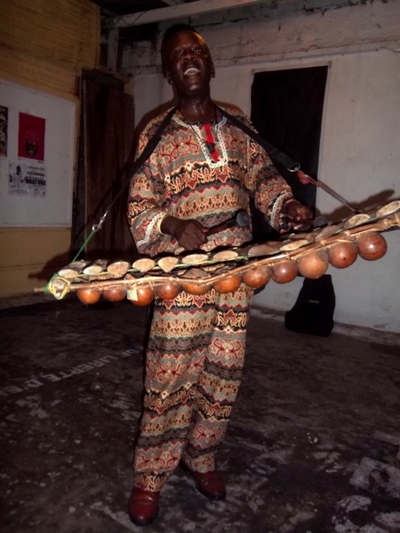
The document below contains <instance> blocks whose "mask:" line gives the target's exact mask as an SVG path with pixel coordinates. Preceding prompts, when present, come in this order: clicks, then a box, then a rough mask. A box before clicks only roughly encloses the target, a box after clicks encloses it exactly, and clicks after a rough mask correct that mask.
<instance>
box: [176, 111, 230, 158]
mask: <svg viewBox="0 0 400 533" xmlns="http://www.w3.org/2000/svg"><path fill="white" fill-rule="evenodd" d="M173 120H175V122H177V123H178V124H179V125H180V126H183V127H184V128H190V129H192V130H193V131H194V132H195V134H196V137H197V139H198V141H199V144H200V148H201V151H202V152H203V155H204V158H205V160H206V161H207V165H208V166H209V167H210V168H219V167H223V166H224V165H226V164H227V163H228V152H227V150H226V144H225V141H224V138H223V136H222V133H221V128H222V126H224V125H225V124H226V117H222V119H221V120H220V121H219V122H217V123H216V124H215V131H216V132H217V139H218V142H219V146H220V149H221V152H222V157H220V158H219V159H218V161H214V160H213V159H212V158H211V154H210V152H209V150H208V148H207V145H206V143H205V141H204V140H203V138H202V135H201V131H200V127H199V126H198V125H197V124H190V123H189V122H186V121H183V120H181V119H180V118H179V117H177V116H176V114H175V115H174V116H173Z"/></svg>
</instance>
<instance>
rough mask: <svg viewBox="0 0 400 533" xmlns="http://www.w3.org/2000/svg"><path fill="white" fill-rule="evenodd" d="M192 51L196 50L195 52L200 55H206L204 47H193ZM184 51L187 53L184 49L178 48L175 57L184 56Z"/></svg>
mask: <svg viewBox="0 0 400 533" xmlns="http://www.w3.org/2000/svg"><path fill="white" fill-rule="evenodd" d="M192 52H194V53H195V54H199V55H205V51H204V50H203V49H202V48H193V49H192ZM184 53H185V52H184V50H177V51H176V52H175V53H174V58H180V57H182V56H183V54H184Z"/></svg>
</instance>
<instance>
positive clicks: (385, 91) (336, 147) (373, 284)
mask: <svg viewBox="0 0 400 533" xmlns="http://www.w3.org/2000/svg"><path fill="white" fill-rule="evenodd" d="M352 4H355V5H350V3H349V2H328V1H316V0H315V1H308V2H305V3H303V2H301V3H300V2H294V1H291V0H287V1H283V2H277V7H276V8H275V9H273V8H271V7H264V8H258V10H254V9H253V11H252V13H251V16H250V17H249V18H246V19H243V20H240V21H234V20H232V15H231V14H230V15H229V17H230V19H231V20H228V18H229V17H227V16H225V15H224V14H219V15H218V17H217V15H214V17H213V18H211V17H209V20H208V21H207V19H206V18H205V17H202V18H201V19H200V18H199V19H198V20H194V21H192V24H193V25H194V26H195V27H196V28H198V29H199V31H200V32H201V33H202V35H203V36H204V37H205V39H206V40H207V42H208V44H209V46H210V49H211V52H212V55H213V59H214V62H215V64H216V67H217V72H216V78H215V80H213V82H212V83H213V85H212V94H213V97H214V98H215V99H216V100H219V101H222V102H224V101H225V102H231V103H234V104H236V105H238V106H239V107H241V108H242V109H243V110H244V111H246V112H247V113H250V93H251V84H252V80H253V76H254V72H256V71H263V70H277V69H290V68H300V67H308V66H318V65H328V66H329V75H328V83H327V92H326V99H325V109H324V117H323V126H322V139H321V141H322V142H321V148H320V164H319V177H320V179H321V180H323V181H324V182H325V183H327V184H328V185H330V186H331V187H332V188H333V189H335V190H337V191H338V192H339V193H341V194H342V195H343V196H344V197H345V198H348V199H349V200H350V201H352V202H354V203H362V202H365V203H366V204H367V205H368V206H372V205H376V204H377V203H387V202H389V201H391V200H392V199H394V198H400V178H399V172H398V168H399V167H400V151H399V149H398V139H399V138H400V112H399V109H400V91H399V87H400V2H397V1H395V0H392V1H390V0H388V1H387V2H382V1H376V0H375V1H374V2H360V3H355V2H352ZM224 16H225V19H224ZM158 48H159V40H158V44H157V46H154V43H153V44H151V43H150V42H141V43H139V46H135V47H134V48H126V49H125V52H124V59H123V61H124V69H125V71H126V72H129V73H131V74H133V76H134V84H135V99H136V104H137V107H136V109H137V120H138V122H139V123H140V122H142V123H143V121H144V120H145V119H146V118H147V116H148V113H149V112H151V110H154V109H155V108H157V107H158V106H159V105H160V104H162V103H165V102H168V101H169V100H171V99H172V93H171V89H170V87H169V86H168V85H167V84H166V83H165V81H164V80H163V78H162V76H161V74H160V64H159V53H158V50H157V49H158ZM317 209H318V211H319V212H320V213H321V214H324V215H325V216H327V217H328V218H330V219H331V220H337V217H338V216H339V217H341V218H343V217H344V216H346V215H348V214H349V212H348V211H343V210H342V209H341V208H340V204H338V203H337V202H336V201H335V200H333V199H332V198H330V197H329V196H327V195H326V194H325V193H324V192H321V191H319V190H318V191H317ZM385 236H386V238H387V241H388V245H389V249H388V252H387V254H386V256H385V257H384V258H382V259H380V260H379V261H378V262H375V263H371V262H366V261H364V260H362V259H361V258H359V259H358V260H357V262H356V263H355V264H354V265H352V266H351V267H350V268H347V269H345V270H343V271H341V270H337V269H333V268H330V270H329V271H328V273H330V274H332V277H333V282H334V287H335V292H336V298H337V307H336V312H335V320H336V321H337V322H341V323H344V324H351V325H357V326H365V327H371V328H375V329H381V330H385V331H393V332H400V284H399V283H398V277H399V273H400V269H399V266H398V265H399V259H400V239H399V232H393V233H390V234H385ZM301 284H302V279H301V278H297V279H296V280H295V281H294V282H292V283H290V284H287V285H284V286H281V285H279V286H278V285H276V284H272V283H270V284H269V285H268V286H267V288H266V289H265V290H264V291H263V292H262V293H261V294H259V295H258V296H257V297H256V298H255V304H256V305H258V306H262V307H265V308H269V309H273V310H280V311H285V310H288V309H289V308H290V307H291V306H292V305H293V304H294V302H295V300H296V298H297V295H298V293H299V290H300V287H301Z"/></svg>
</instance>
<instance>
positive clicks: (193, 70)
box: [183, 67, 200, 76]
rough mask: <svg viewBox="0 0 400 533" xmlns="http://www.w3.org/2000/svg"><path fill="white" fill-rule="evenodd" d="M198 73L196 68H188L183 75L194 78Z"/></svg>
mask: <svg viewBox="0 0 400 533" xmlns="http://www.w3.org/2000/svg"><path fill="white" fill-rule="evenodd" d="M199 73H200V70H199V69H198V68H196V67H189V68H188V69H186V70H185V72H184V73H183V75H184V76H194V75H195V74H199Z"/></svg>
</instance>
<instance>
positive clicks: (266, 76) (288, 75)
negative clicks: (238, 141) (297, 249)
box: [251, 66, 328, 241]
mask: <svg viewBox="0 0 400 533" xmlns="http://www.w3.org/2000/svg"><path fill="white" fill-rule="evenodd" d="M327 74H328V67H327V66H322V67H310V68H299V69H290V70H276V71H271V72H258V73H256V74H255V75H254V80H253V85H252V90H251V120H252V122H253V124H254V126H255V127H256V129H257V130H258V132H259V133H260V134H261V135H262V136H263V137H264V138H265V139H267V140H268V141H269V142H270V143H271V144H273V145H274V146H276V147H277V148H278V149H279V150H281V151H283V152H285V153H286V154H288V155H290V156H291V157H292V158H293V159H294V160H295V161H297V162H299V163H300V165H301V169H302V170H303V171H304V172H306V173H307V174H309V175H310V176H312V177H313V178H315V179H316V178H317V172H318V156H319V145H320V136H321V124H322V113H323V105H324V96H325V87H326V79H327ZM276 167H277V169H278V170H279V172H280V173H281V174H282V176H283V177H284V178H285V179H286V180H287V182H288V183H289V185H290V186H291V187H292V189H293V192H294V195H295V197H296V198H297V199H298V200H300V201H301V202H303V203H305V204H306V205H308V206H309V207H311V208H315V198H316V191H315V187H314V186H313V185H302V184H301V183H300V182H299V181H298V180H297V178H296V177H295V176H293V174H292V173H290V172H289V171H287V170H286V169H285V168H284V167H282V165H280V164H279V163H276ZM253 219H254V220H253V225H254V239H255V240H257V241H260V240H265V239H266V238H268V239H271V238H274V237H277V233H276V232H275V231H274V230H273V229H272V228H270V227H269V226H268V224H266V223H265V222H264V218H263V217H262V216H261V215H260V214H259V213H257V212H255V211H254V214H253Z"/></svg>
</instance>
